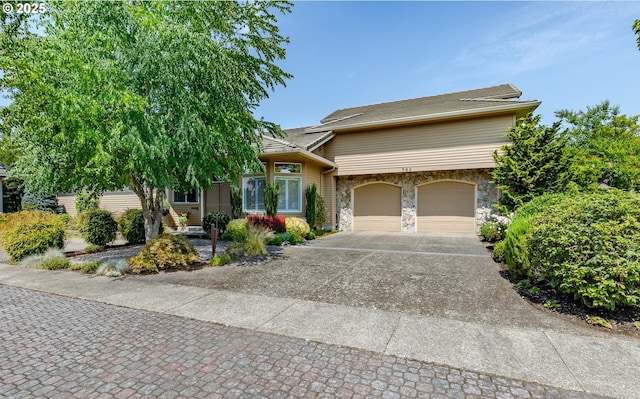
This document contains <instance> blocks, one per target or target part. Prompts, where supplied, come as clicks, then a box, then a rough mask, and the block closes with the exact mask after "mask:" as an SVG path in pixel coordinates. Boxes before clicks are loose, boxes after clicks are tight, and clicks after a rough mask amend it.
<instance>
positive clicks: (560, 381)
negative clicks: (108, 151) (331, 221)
mask: <svg viewBox="0 0 640 399" xmlns="http://www.w3.org/2000/svg"><path fill="white" fill-rule="evenodd" d="M0 284H5V285H9V286H15V287H21V288H28V289H33V290H40V291H45V292H49V293H53V294H58V295H63V296H69V297H74V298H81V299H87V300H93V301H98V302H103V303H107V304H112V305H118V306H124V307H129V308H134V309H141V310H148V311H155V312H160V313H165V314H170V315H176V316H181V317H187V318H192V319H196V320H203V321H209V322H214V323H220V324H224V325H228V326H233V327H241V328H245V329H248V330H255V331H261V332H267V333H273V334H278V335H283V336H287V337H293V338H303V339H308V340H313V341H319V342H323V343H328V344H337V345H343V346H347V347H353V348H357V349H363V350H368V351H373V352H378V353H384V354H390V355H396V356H401V357H406V358H410V359H415V360H419V361H424V362H431V363H436V364H442V365H448V366H452V367H456V368H462V369H466V370H469V371H476V372H482V373H490V374H494V375H498V376H504V377H508V378H514V379H520V380H524V381H529V382H537V383H540V384H545V385H550V386H553V387H557V388H562V389H568V390H575V391H582V392H586V393H590V394H596V395H604V396H610V397H616V398H629V399H631V398H638V397H640V394H639V392H640V379H638V378H637V373H638V370H640V341H639V340H636V339H633V338H631V337H623V336H605V335H604V334H602V335H600V334H596V335H578V334H569V333H566V332H562V333H560V332H556V331H553V330H551V329H532V328H526V327H522V328H520V327H511V326H509V327H501V326H498V325H489V324H481V323H477V322H474V321H473V320H469V321H468V322H462V321H456V320H450V319H446V318H438V317H430V316H419V315H409V314H403V313H395V312H386V311H381V310H371V309H363V308H356V307H349V306H343V305H334V304H325V303H319V302H310V301H305V300H300V299H289V298H277V297H270V296H261V295H248V294H240V293H236V292H231V291H222V290H214V289H205V288H197V287H188V286H177V285H169V284H161V283H156V282H151V281H143V280H133V279H127V278H119V279H110V278H107V277H96V276H90V275H83V274H80V273H76V272H70V271H56V272H53V271H44V270H36V269H25V268H20V267H15V266H9V265H6V264H0Z"/></svg>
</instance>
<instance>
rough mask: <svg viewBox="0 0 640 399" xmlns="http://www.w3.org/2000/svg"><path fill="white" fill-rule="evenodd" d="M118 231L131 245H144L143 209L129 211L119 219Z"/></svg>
mask: <svg viewBox="0 0 640 399" xmlns="http://www.w3.org/2000/svg"><path fill="white" fill-rule="evenodd" d="M118 231H120V234H122V238H124V239H125V240H127V242H129V243H130V244H141V243H144V242H145V234H144V215H143V214H142V209H127V210H126V211H125V212H124V213H123V214H122V216H120V218H118Z"/></svg>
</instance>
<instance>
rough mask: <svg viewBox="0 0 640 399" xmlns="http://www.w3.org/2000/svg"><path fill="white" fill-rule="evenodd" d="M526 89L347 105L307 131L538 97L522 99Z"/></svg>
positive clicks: (510, 103) (499, 88)
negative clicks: (357, 105) (522, 90)
mask: <svg viewBox="0 0 640 399" xmlns="http://www.w3.org/2000/svg"><path fill="white" fill-rule="evenodd" d="M521 95H522V92H521V91H520V90H518V89H517V88H516V87H515V86H513V85H511V84H503V85H499V86H492V87H486V88H482V89H475V90H466V91H459V92H455V93H447V94H440V95H435V96H428V97H420V98H413V99H409V100H401V101H393V102H387V103H381V104H373V105H364V106H359V107H352V108H343V109H339V110H337V111H334V112H332V113H331V114H329V115H328V116H326V117H325V118H323V119H322V121H321V124H320V125H317V126H313V127H311V128H307V129H306V132H307V133H313V132H320V131H327V130H336V129H339V128H347V127H350V126H354V125H362V124H375V123H376V122H388V121H394V120H401V119H410V118H419V117H428V116H434V115H445V114H454V113H460V112H465V111H468V112H472V111H474V110H477V111H479V112H480V111H482V110H483V109H484V110H490V109H494V108H508V107H510V106H513V105H522V106H526V105H530V106H531V107H533V108H535V107H536V106H537V105H538V104H539V102H538V101H535V100H533V101H520V100H518V98H520V96H521Z"/></svg>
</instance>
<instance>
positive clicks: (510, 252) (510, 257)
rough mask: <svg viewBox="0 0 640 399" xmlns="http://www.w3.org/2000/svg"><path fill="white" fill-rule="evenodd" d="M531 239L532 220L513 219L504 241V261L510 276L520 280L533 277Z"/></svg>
mask: <svg viewBox="0 0 640 399" xmlns="http://www.w3.org/2000/svg"><path fill="white" fill-rule="evenodd" d="M530 237H531V219H528V218H523V219H517V218H516V219H513V221H512V222H511V225H509V230H508V231H507V236H506V237H505V239H504V260H505V262H506V264H507V268H508V269H509V274H511V276H512V277H513V278H515V279H518V280H520V279H526V278H529V277H531V262H530V256H531V255H530V251H529V238H530Z"/></svg>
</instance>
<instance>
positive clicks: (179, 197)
mask: <svg viewBox="0 0 640 399" xmlns="http://www.w3.org/2000/svg"><path fill="white" fill-rule="evenodd" d="M198 194H199V190H198V189H195V188H194V189H191V190H189V191H188V192H186V193H181V192H179V191H174V192H173V203H174V204H197V203H198V202H200V197H199V196H198Z"/></svg>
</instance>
